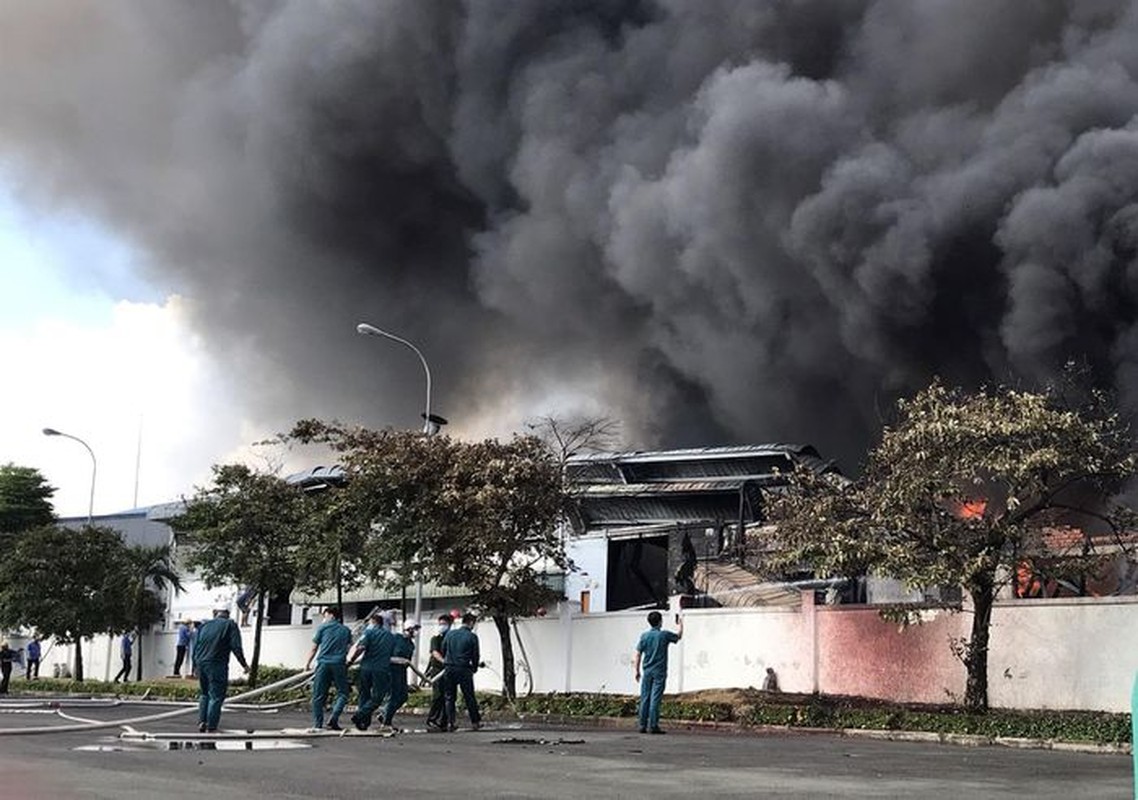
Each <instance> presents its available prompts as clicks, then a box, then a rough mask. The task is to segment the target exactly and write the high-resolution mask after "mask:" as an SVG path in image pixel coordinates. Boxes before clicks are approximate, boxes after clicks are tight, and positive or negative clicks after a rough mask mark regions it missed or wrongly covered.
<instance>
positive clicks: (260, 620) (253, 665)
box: [249, 587, 265, 689]
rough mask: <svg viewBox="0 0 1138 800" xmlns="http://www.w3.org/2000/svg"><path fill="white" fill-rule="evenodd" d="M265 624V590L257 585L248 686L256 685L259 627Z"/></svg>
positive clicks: (258, 664) (259, 638)
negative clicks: (255, 615) (255, 621)
mask: <svg viewBox="0 0 1138 800" xmlns="http://www.w3.org/2000/svg"><path fill="white" fill-rule="evenodd" d="M264 624H265V590H264V589H263V588H261V587H257V625H256V627H254V628H253V659H252V660H251V661H250V662H249V688H250V689H253V688H256V686H257V668H258V667H259V666H260V665H261V627H262V626H263V625H264Z"/></svg>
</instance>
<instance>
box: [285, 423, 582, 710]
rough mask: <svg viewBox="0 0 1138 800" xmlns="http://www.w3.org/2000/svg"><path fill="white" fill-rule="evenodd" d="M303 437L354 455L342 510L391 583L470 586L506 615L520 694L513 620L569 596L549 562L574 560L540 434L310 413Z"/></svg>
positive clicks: (507, 660) (501, 619) (509, 674)
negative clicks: (480, 436)
mask: <svg viewBox="0 0 1138 800" xmlns="http://www.w3.org/2000/svg"><path fill="white" fill-rule="evenodd" d="M292 436H293V437H295V438H296V439H297V440H299V441H302V442H314V441H315V442H323V443H325V444H328V445H330V446H331V447H332V448H333V449H334V450H336V451H337V452H338V453H339V454H340V456H341V457H342V459H343V466H344V469H345V471H346V473H347V476H348V482H347V486H346V487H345V489H344V490H343V491H342V492H339V493H336V496H335V498H334V500H333V502H334V503H336V504H337V505H339V507H340V512H339V513H340V515H341V518H342V519H352V520H353V521H354V522H353V524H354V525H355V526H356V528H357V529H359V530H367V531H370V535H369V536H368V537H367V542H366V545H365V553H364V558H363V562H362V563H363V568H364V570H365V571H366V572H367V573H368V574H369V576H370V577H372V579H373V580H376V581H380V582H383V581H384V580H385V579H386V578H387V576H389V575H390V574H391V572H392V571H394V572H395V574H396V576H397V577H398V579H399V580H401V581H403V582H404V585H406V583H407V582H408V581H411V580H414V579H421V580H433V581H435V582H437V583H440V584H443V585H449V586H463V587H466V588H467V589H469V590H470V592H471V594H472V595H473V600H474V604H475V605H476V606H477V607H478V608H480V609H482V610H483V612H485V613H487V614H489V615H490V616H491V618H492V619H493V621H494V625H495V628H496V629H497V632H498V637H499V640H500V642H501V649H502V661H503V663H502V679H503V692H504V693H505V694H506V695H507V696H508V697H511V698H513V697H515V696H516V694H517V690H516V671H515V668H514V651H513V642H512V639H511V635H510V621H511V620H512V619H513V618H514V617H516V616H518V615H521V614H529V613H533V611H534V610H536V609H537V608H538V607H540V606H541V605H543V604H545V603H548V602H550V601H551V600H553V599H555V598H556V597H558V593H557V592H555V591H553V590H552V589H550V588H549V587H548V586H547V585H546V583H545V581H544V580H543V572H542V571H543V569H545V568H547V567H549V566H551V565H556V566H557V567H559V568H562V569H564V568H565V566H566V559H565V551H564V547H563V544H562V541H561V538H560V535H559V533H558V531H557V521H558V519H559V517H560V514H561V512H562V510H563V508H564V493H563V490H562V479H561V469H560V465H559V463H558V461H557V459H556V458H555V457H554V455H553V454H552V453H551V452H550V450H549V448H548V447H547V446H546V445H545V444H544V443H543V442H542V441H541V440H539V439H537V438H536V437H532V436H526V437H515V438H514V439H513V440H512V441H510V442H499V441H497V440H487V441H483V442H475V443H464V442H459V441H456V440H454V439H450V438H449V437H445V436H433V437H424V436H422V435H419V434H411V433H402V432H393V431H369V430H366V429H362V428H348V427H345V426H342V425H339V424H337V423H322V422H318V421H305V422H301V423H298V425H297V426H296V427H295V428H294V430H293V433H292Z"/></svg>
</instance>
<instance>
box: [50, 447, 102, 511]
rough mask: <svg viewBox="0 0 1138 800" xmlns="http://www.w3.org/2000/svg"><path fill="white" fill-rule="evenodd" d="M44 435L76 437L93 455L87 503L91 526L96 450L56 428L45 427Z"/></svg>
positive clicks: (93, 508) (93, 505) (93, 509)
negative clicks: (89, 492) (89, 493)
mask: <svg viewBox="0 0 1138 800" xmlns="http://www.w3.org/2000/svg"><path fill="white" fill-rule="evenodd" d="M43 435H44V436H62V437H64V438H65V439H74V440H75V441H77V442H79V444H81V445H83V446H84V447H86V448H87V452H88V453H89V454H90V455H91V499H90V500H89V501H88V503H87V527H88V528H89V527H91V518H92V517H93V516H94V515H95V470H96V469H97V467H96V464H95V451H94V450H92V449H91V445H89V444H87V443H86V442H85V441H83V440H82V439H80V438H79V437H78V436H72V435H71V434H70V433H63V432H62V431H57V430H56V429H55V428H44V429H43Z"/></svg>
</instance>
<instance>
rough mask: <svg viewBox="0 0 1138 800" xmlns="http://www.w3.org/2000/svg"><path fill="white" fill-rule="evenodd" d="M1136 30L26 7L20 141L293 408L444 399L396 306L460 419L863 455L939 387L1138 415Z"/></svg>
mask: <svg viewBox="0 0 1138 800" xmlns="http://www.w3.org/2000/svg"><path fill="white" fill-rule="evenodd" d="M1135 42H1138V3H1134V2H1123V0H1069V2H1058V0H1056V1H1055V2H1045V3H1029V2H1022V0H928V2H921V3H913V2H911V1H910V0H890V1H886V0H883V1H881V2H868V1H867V2H855V1H854V0H782V1H781V2H779V1H777V0H772V2H761V3H760V2H751V0H740V1H739V2H728V1H727V0H721V1H720V2H713V1H711V0H699V1H698V2H695V1H688V0H655V1H651V0H641V1H636V0H609V1H608V2H603V1H602V0H596V1H595V2H561V3H537V2H516V0H497V1H494V0H478V1H477V2H469V3H465V4H460V3H457V2H429V1H424V0H406V2H376V0H360V1H359V2H349V1H348V0H340V1H339V2H334V3H332V2H329V3H322V2H314V0H294V1H293V2H279V3H268V2H266V3H248V2H244V3H240V4H237V3H234V4H229V3H224V2H216V1H214V2H206V1H205V0H195V2H183V3H173V2H169V3H151V2H142V1H141V0H140V1H139V2H135V3H131V2H127V1H126V0H122V1H121V2H115V3H97V2H89V3H77V2H75V1H74V0H59V1H58V2H46V1H45V0H26V2H8V3H5V4H4V6H3V9H2V10H0V106H2V108H3V109H4V111H3V118H2V120H3V121H2V122H0V159H2V164H3V166H4V168H5V171H6V173H7V175H8V178H9V179H12V177H13V176H16V177H17V179H18V180H20V182H21V187H22V191H23V192H24V193H25V196H26V197H28V198H29V200H31V201H33V202H37V203H40V204H43V205H44V206H46V207H66V208H79V209H81V210H83V211H85V212H86V213H90V214H94V215H96V216H98V217H99V218H100V219H102V220H103V221H104V222H105V223H106V224H107V225H109V226H111V227H112V228H113V229H115V230H117V231H119V232H121V233H122V234H123V235H125V236H127V237H129V238H130V239H131V240H133V241H134V242H136V243H137V244H138V246H139V247H141V248H142V249H143V250H144V251H145V252H146V253H147V254H148V255H149V259H150V264H151V268H152V269H153V270H154V273H155V274H154V276H153V277H154V278H155V279H156V280H158V281H159V282H160V283H161V284H162V285H169V286H172V287H174V288H176V289H178V290H180V291H182V292H183V293H184V294H185V295H186V296H187V297H188V298H189V299H190V301H191V302H192V303H193V308H194V313H195V319H196V324H197V325H198V327H199V328H200V330H201V331H202V332H203V333H205V334H206V335H208V336H209V337H210V338H211V341H212V343H213V345H214V348H215V349H216V351H217V353H218V354H219V355H220V356H221V357H223V358H225V359H227V361H228V363H230V364H231V365H232V367H233V368H234V369H235V370H240V374H242V375H243V376H244V377H243V380H244V382H245V383H244V387H245V393H246V398H245V399H246V401H247V402H248V403H249V404H250V406H251V407H252V408H254V409H256V413H257V414H258V415H260V417H261V418H262V419H264V420H272V421H273V422H274V423H276V424H278V425H279V424H282V423H284V422H287V421H288V420H291V419H294V418H296V417H299V416H305V415H310V414H312V415H318V416H324V417H339V418H342V419H360V420H362V421H365V422H367V423H370V424H385V423H391V422H397V421H398V420H399V419H402V418H406V417H407V416H410V415H412V414H413V413H414V411H413V409H416V408H417V404H418V402H419V399H420V398H421V394H422V376H421V374H420V373H419V366H418V364H417V363H416V362H415V361H414V359H413V358H412V357H411V356H410V354H399V353H396V352H383V353H381V351H380V350H379V349H378V348H379V347H380V345H379V344H378V343H377V342H375V341H373V340H362V339H361V338H360V337H358V336H357V335H356V334H355V332H354V327H355V323H356V322H358V321H361V320H364V321H369V322H373V323H375V324H378V325H381V327H385V328H388V329H390V330H395V331H398V332H400V333H401V334H403V335H405V336H407V337H408V338H411V339H413V340H414V341H416V342H417V343H419V344H420V346H421V347H422V349H423V350H424V351H425V352H426V353H427V356H428V359H429V360H430V362H431V365H432V368H433V371H434V373H435V380H436V395H435V406H436V408H437V409H438V410H439V411H440V412H441V413H444V414H446V415H448V416H450V417H452V418H453V419H454V421H455V422H456V423H458V425H457V428H458V429H459V430H462V429H463V428H466V429H468V430H471V429H477V428H478V426H479V425H480V424H483V423H484V422H485V421H486V420H496V421H497V424H502V423H510V424H512V425H513V426H515V427H517V426H518V425H520V422H521V420H522V419H523V418H524V417H526V416H532V415H535V414H541V413H548V412H550V411H553V410H557V409H555V408H553V407H551V404H554V405H556V404H558V403H560V404H567V405H570V406H572V405H574V404H582V403H591V404H592V405H586V407H587V409H588V410H590V411H596V410H598V409H599V410H602V411H607V412H608V413H609V414H611V415H612V416H614V417H617V418H620V419H621V420H623V422H624V424H625V435H626V438H627V439H628V444H629V445H630V446H659V445H691V444H707V443H729V442H754V441H764V440H782V441H787V440H794V441H806V442H812V443H814V444H816V445H817V446H818V447H819V448H820V449H822V451H823V452H825V453H827V454H831V455H837V456H840V457H841V458H842V460H843V462H844V463H845V464H846V465H847V466H852V465H853V464H854V463H856V462H857V461H859V460H860V458H861V456H862V454H863V452H864V449H865V447H866V445H867V444H868V443H869V442H870V441H871V439H872V437H873V434H874V433H875V431H876V430H877V428H878V426H879V421H880V415H881V413H882V410H883V409H884V408H885V407H886V406H887V405H888V404H889V403H890V402H891V401H892V399H893V398H894V397H895V396H896V395H897V394H898V393H901V392H907V391H911V390H913V389H915V388H917V387H919V386H921V385H923V384H924V383H925V382H926V381H927V380H928V379H929V378H930V377H931V376H932V375H934V374H940V375H943V376H945V377H946V379H948V380H950V381H954V382H961V383H964V384H967V385H974V384H977V383H979V382H983V381H988V380H992V379H997V380H1007V379H1015V380H1029V381H1030V380H1039V379H1045V378H1047V377H1048V376H1049V375H1052V374H1054V372H1055V370H1056V369H1057V368H1058V367H1059V365H1061V364H1062V363H1063V362H1064V361H1066V360H1067V359H1069V358H1071V357H1075V358H1079V359H1081V360H1085V361H1086V362H1087V363H1089V364H1090V365H1091V366H1092V368H1093V370H1094V371H1095V374H1096V375H1097V376H1098V377H1099V379H1100V380H1101V381H1103V382H1104V383H1106V384H1112V385H1114V386H1115V387H1116V388H1117V389H1119V391H1120V392H1121V394H1122V396H1123V398H1124V399H1126V400H1127V401H1129V402H1135V401H1138V328H1136V326H1135V323H1136V320H1138V261H1136V260H1135V255H1136V254H1138V120H1136V116H1135V115H1136V114H1138V47H1135V46H1134V45H1135ZM560 410H566V409H565V408H562V409H560ZM480 421H481V422H480Z"/></svg>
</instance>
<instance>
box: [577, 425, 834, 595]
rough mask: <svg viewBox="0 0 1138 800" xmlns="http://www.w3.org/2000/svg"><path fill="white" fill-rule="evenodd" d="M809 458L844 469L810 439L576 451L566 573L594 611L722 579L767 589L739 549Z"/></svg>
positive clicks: (696, 589)
mask: <svg viewBox="0 0 1138 800" xmlns="http://www.w3.org/2000/svg"><path fill="white" fill-rule="evenodd" d="M800 466H804V467H808V468H810V469H815V470H818V471H820V472H821V471H829V470H834V469H835V467H834V466H833V464H832V463H830V462H827V461H826V460H824V459H823V458H822V457H821V456H820V455H819V453H818V451H817V450H815V449H814V448H813V447H811V446H809V445H785V444H768V445H752V446H740V447H704V448H693V449H685V450H660V451H637V452H629V453H598V454H591V455H584V456H575V457H573V458H571V459H570V460H569V463H568V466H567V477H568V479H569V481H570V482H571V484H572V485H573V487H574V492H575V495H576V510H575V513H574V514H573V518H572V528H573V532H572V537H571V538H570V541H569V546H568V551H569V555H570V558H572V560H573V562H574V564H575V565H576V568H577V570H576V571H575V572H574V573H571V574H570V575H569V576H568V577H567V579H566V593H567V595H568V597H569V599H570V600H575V601H579V602H580V603H581V606H582V608H583V609H584V610H590V611H617V610H621V609H627V608H641V607H663V606H667V604H668V598H669V597H671V596H674V595H682V596H684V597H685V599H687V600H688V601H690V602H692V603H694V604H700V603H701V602H702V600H701V598H704V597H706V596H707V594H708V589H709V588H710V586H711V584H712V583H713V582H714V583H715V584H716V585H717V586H718V587H720V588H727V590H728V591H736V590H743V589H745V587H746V586H750V589H747V590H748V591H755V592H759V593H760V594H761V590H759V589H757V588H756V587H754V586H753V585H754V584H756V583H757V581H756V580H755V579H754V578H753V576H750V575H749V573H745V572H743V571H742V570H739V569H738V568H737V567H733V566H732V563H731V562H732V558H733V556H734V555H736V554H737V553H738V552H739V551H740V550H741V548H742V547H743V545H744V538H745V532H746V530H747V528H748V526H755V525H759V524H761V523H762V522H763V518H764V517H763V496H764V493H765V492H767V491H771V490H775V489H777V488H778V487H781V486H784V485H785V484H786V481H787V477H786V476H787V475H788V474H789V473H790V472H792V471H793V470H794V469H795V468H796V467H800ZM741 532H742V534H741ZM737 572H738V573H742V574H730V573H737ZM752 599H755V600H758V599H759V596H758V595H756V596H755V597H753V598H752Z"/></svg>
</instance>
